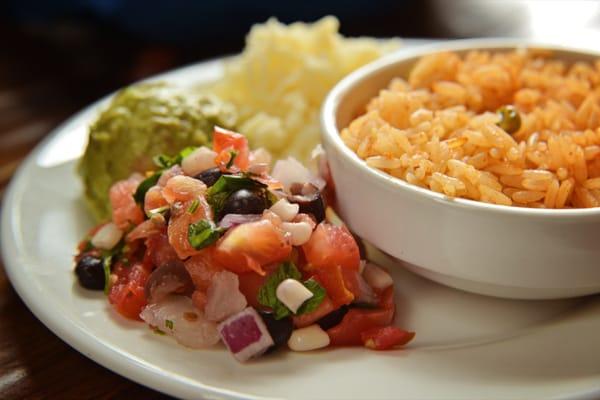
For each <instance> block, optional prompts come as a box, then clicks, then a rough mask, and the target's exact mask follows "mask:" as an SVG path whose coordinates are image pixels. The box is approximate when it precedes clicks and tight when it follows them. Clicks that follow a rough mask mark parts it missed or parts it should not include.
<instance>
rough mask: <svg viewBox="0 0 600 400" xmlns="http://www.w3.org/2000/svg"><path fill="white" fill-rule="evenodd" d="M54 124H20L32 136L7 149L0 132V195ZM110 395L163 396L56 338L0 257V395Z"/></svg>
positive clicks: (12, 397)
mask: <svg viewBox="0 0 600 400" xmlns="http://www.w3.org/2000/svg"><path fill="white" fill-rule="evenodd" d="M56 122H57V121H56V120H54V121H52V122H50V123H41V122H40V121H38V120H36V119H32V120H31V122H30V123H28V124H27V125H25V126H22V127H21V128H19V129H25V130H28V131H29V132H30V134H31V136H30V138H32V139H31V140H29V141H26V143H23V144H22V146H10V148H8V147H9V146H6V145H5V143H7V141H6V140H7V138H10V134H11V132H13V131H1V133H0V193H3V192H4V190H5V188H6V184H7V183H8V180H9V178H10V175H11V174H12V172H13V171H14V170H15V168H16V167H17V166H18V164H19V161H20V160H21V159H22V158H23V156H25V155H26V153H27V152H28V150H29V149H30V148H31V147H32V144H33V143H34V142H36V141H37V139H38V138H39V137H41V136H42V135H43V134H44V133H46V132H47V131H48V130H49V129H50V128H51V127H52V125H53V124H55V123H56ZM19 136H20V137H21V134H19ZM9 142H10V141H9ZM115 397H118V398H127V399H130V400H133V399H165V398H168V397H167V396H164V395H162V394H160V393H157V392H154V391H152V390H150V389H147V388H145V387H143V386H140V385H138V384H135V383H133V382H131V381H129V380H127V379H125V378H123V377H121V376H119V375H116V374H114V373H113V372H111V371H109V370H107V369H105V368H103V367H101V366H99V365H97V364H96V363H94V362H93V361H91V360H89V359H87V358H86V357H84V356H83V355H81V354H79V353H78V352H77V351H75V350H74V349H72V348H71V347H69V346H68V345H67V344H66V343H64V342H63V341H62V340H60V339H59V338H58V337H56V336H55V335H54V334H53V333H52V332H50V330H48V329H47V328H46V327H45V326H44V325H43V324H42V323H41V322H40V321H38V320H37V319H36V318H35V316H34V315H33V314H32V313H31V312H30V311H29V310H28V309H27V307H26V306H25V304H24V303H23V301H21V299H20V298H19V296H18V295H17V293H16V292H15V290H14V289H13V288H12V286H11V285H10V282H9V281H8V279H7V277H6V273H5V271H4V266H3V265H2V262H1V261H0V399H25V398H26V399H42V398H43V399H47V398H56V399H81V398H86V399H88V398H94V399H96V398H97V399H104V398H106V399H109V398H115Z"/></svg>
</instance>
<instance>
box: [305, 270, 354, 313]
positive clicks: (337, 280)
mask: <svg viewBox="0 0 600 400" xmlns="http://www.w3.org/2000/svg"><path fill="white" fill-rule="evenodd" d="M314 277H315V278H316V279H317V281H319V283H321V285H323V287H324V288H325V290H326V291H327V294H328V295H329V297H330V298H331V301H332V302H333V305H334V306H335V307H336V308H337V307H339V306H342V305H344V304H350V303H351V302H352V300H354V295H353V294H352V292H351V291H349V290H348V289H347V288H346V284H345V283H344V274H343V273H342V267H340V266H339V265H336V266H333V267H330V268H321V269H318V270H316V271H315V275H314Z"/></svg>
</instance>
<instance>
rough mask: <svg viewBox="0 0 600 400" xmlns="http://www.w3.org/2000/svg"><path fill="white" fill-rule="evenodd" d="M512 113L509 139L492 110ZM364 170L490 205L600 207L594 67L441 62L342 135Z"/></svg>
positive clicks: (499, 59)
mask: <svg viewBox="0 0 600 400" xmlns="http://www.w3.org/2000/svg"><path fill="white" fill-rule="evenodd" d="M505 105H513V106H514V107H516V108H517V110H518V111H519V115H520V117H521V126H520V128H519V129H518V131H516V132H514V133H513V134H512V135H511V134H509V133H507V132H506V131H504V130H503V129H501V128H500V127H499V126H498V122H499V120H500V117H499V115H498V114H497V113H496V110H497V109H498V108H499V107H502V106H505ZM341 136H342V139H343V140H344V142H345V143H346V145H347V146H348V147H350V148H351V149H352V150H353V151H354V152H356V154H358V156H359V157H361V158H362V159H364V160H365V161H366V163H367V165H369V166H371V167H373V168H378V169H380V170H383V171H385V172H387V173H388V174H390V175H393V176H395V177H397V178H400V179H403V180H405V181H407V182H408V183H411V184H414V185H418V186H421V187H424V188H428V189H431V190H433V191H436V192H440V193H443V194H445V195H447V196H450V197H463V198H467V199H473V200H479V201H484V202H488V203H494V204H501V205H507V206H510V205H514V206H522V207H537V208H583V207H598V206H600V61H596V62H595V63H594V64H589V63H583V62H578V63H575V64H573V65H568V64H566V63H564V62H561V61H557V60H554V59H551V58H550V54H541V53H534V52H532V51H526V50H517V51H512V52H504V53H490V52H482V51H472V52H469V53H468V54H466V55H465V56H464V57H460V56H459V55H457V54H456V53H451V52H447V53H439V54H433V55H430V56H426V57H423V58H421V59H420V60H419V61H418V62H417V64H416V65H415V66H414V68H413V69H412V71H411V73H410V75H409V77H408V81H406V80H404V79H401V78H396V79H394V80H393V81H392V82H391V83H390V85H389V87H388V88H386V89H384V90H382V91H381V92H380V93H379V95H378V96H377V97H375V98H373V99H372V100H371V101H370V102H369V104H368V105H367V107H366V113H365V114H364V115H362V116H360V117H358V118H356V119H355V120H354V121H353V122H352V123H351V124H350V125H349V126H348V127H347V128H346V129H344V130H343V131H342V133H341Z"/></svg>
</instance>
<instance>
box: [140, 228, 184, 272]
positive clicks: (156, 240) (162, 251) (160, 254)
mask: <svg viewBox="0 0 600 400" xmlns="http://www.w3.org/2000/svg"><path fill="white" fill-rule="evenodd" d="M146 257H148V258H149V259H150V262H151V263H152V265H154V266H156V267H160V266H163V265H166V264H169V263H170V262H174V261H178V260H179V257H177V253H175V250H173V247H171V245H170V244H169V238H168V237H167V234H166V232H160V233H158V234H154V235H151V236H149V237H148V238H147V239H146Z"/></svg>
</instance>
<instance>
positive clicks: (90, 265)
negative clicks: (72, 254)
mask: <svg viewBox="0 0 600 400" xmlns="http://www.w3.org/2000/svg"><path fill="white" fill-rule="evenodd" d="M75 274H76V275H77V279H78V280H79V284H80V285H81V286H83V287H84V288H86V289H92V290H102V289H104V263H103V262H102V260H101V259H100V258H97V257H93V256H90V255H85V256H83V257H81V258H80V259H79V261H78V262H77V265H76V266H75Z"/></svg>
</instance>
